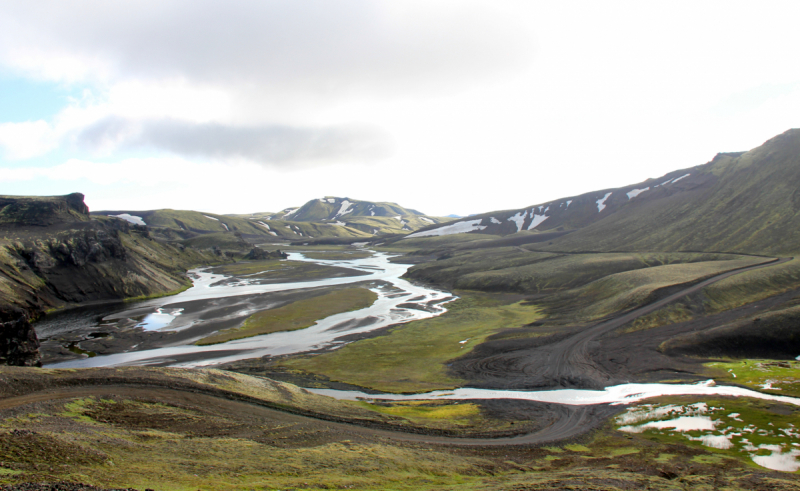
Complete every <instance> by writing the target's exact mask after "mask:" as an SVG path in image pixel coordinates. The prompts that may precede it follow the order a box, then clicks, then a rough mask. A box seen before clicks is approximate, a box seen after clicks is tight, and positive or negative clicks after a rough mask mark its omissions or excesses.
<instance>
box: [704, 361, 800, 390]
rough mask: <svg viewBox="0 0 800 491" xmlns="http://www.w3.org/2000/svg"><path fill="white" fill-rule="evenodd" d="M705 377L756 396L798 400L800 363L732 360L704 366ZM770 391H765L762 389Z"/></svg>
mask: <svg viewBox="0 0 800 491" xmlns="http://www.w3.org/2000/svg"><path fill="white" fill-rule="evenodd" d="M703 366H704V367H706V369H707V372H706V373H707V374H708V375H709V376H713V377H714V379H716V380H717V381H719V382H722V383H725V384H731V385H743V386H745V387H749V388H751V389H754V390H757V391H759V392H766V393H770V394H775V395H782V396H791V397H800V361H796V360H784V361H775V360H753V359H747V360H733V361H720V362H710V363H705V364H704V365H703ZM767 384H769V385H771V386H772V388H771V389H764V386H765V385H767Z"/></svg>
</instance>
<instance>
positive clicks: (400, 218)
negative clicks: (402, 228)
mask: <svg viewBox="0 0 800 491" xmlns="http://www.w3.org/2000/svg"><path fill="white" fill-rule="evenodd" d="M392 218H394V219H395V220H400V221H401V222H402V221H403V217H402V216H401V215H397V216H396V217H392Z"/></svg>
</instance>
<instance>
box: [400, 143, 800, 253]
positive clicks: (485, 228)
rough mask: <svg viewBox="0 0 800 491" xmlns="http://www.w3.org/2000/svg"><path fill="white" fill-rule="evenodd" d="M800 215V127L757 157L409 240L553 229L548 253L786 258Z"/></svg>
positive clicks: (796, 238)
mask: <svg viewBox="0 0 800 491" xmlns="http://www.w3.org/2000/svg"><path fill="white" fill-rule="evenodd" d="M798 211H800V130H797V129H793V130H789V131H787V132H786V133H783V134H781V135H779V136H776V137H774V138H772V139H770V140H769V141H767V142H766V143H764V144H763V145H761V146H760V147H757V148H755V149H753V150H750V151H749V152H738V153H721V154H718V155H717V156H716V157H715V158H714V159H713V160H712V161H711V162H708V163H706V164H703V165H699V166H696V167H690V168H686V169H681V170H676V171H674V172H670V173H668V174H666V175H664V176H662V177H659V178H657V179H648V180H646V181H644V182H640V183H637V184H631V185H627V186H623V187H619V188H609V189H602V190H598V191H593V192H591V193H586V194H582V195H579V196H572V197H567V198H562V199H558V200H553V201H549V202H546V203H541V204H537V205H534V206H531V207H526V208H523V209H518V210H504V211H495V212H490V213H483V214H480V215H474V216H470V217H467V218H462V219H459V220H457V221H455V222H450V223H448V224H445V225H436V226H429V227H427V228H425V229H422V230H419V231H417V232H415V233H413V234H409V235H408V236H407V237H408V238H413V237H425V236H436V235H448V234H453V233H467V232H470V233H479V234H491V235H511V234H519V233H521V232H528V234H529V235H531V236H533V235H535V234H539V233H542V232H548V233H550V234H548V242H547V245H542V246H541V247H540V248H541V249H543V250H559V251H644V250H648V251H718V252H742V253H753V254H785V253H792V252H794V251H798V250H800V215H798ZM556 232H557V233H556ZM551 234H552V235H551ZM521 235H522V234H521ZM520 240H523V241H524V239H520ZM530 241H531V242H535V241H536V238H535V237H531V238H530Z"/></svg>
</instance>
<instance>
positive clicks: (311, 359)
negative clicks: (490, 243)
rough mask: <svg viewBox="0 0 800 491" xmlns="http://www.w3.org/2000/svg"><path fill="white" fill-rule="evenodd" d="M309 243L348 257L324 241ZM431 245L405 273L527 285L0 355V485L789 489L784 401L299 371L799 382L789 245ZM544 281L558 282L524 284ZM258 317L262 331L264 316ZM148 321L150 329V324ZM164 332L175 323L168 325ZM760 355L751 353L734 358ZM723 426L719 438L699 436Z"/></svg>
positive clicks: (591, 381) (293, 311)
mask: <svg viewBox="0 0 800 491" xmlns="http://www.w3.org/2000/svg"><path fill="white" fill-rule="evenodd" d="M318 254H321V256H320V257H324V256H325V255H326V254H327V257H333V258H341V257H345V256H342V255H340V254H342V251H341V250H339V251H332V252H329V253H322V252H318ZM437 254H438V255H439V256H441V257H443V258H444V259H443V260H440V261H436V262H433V261H428V262H426V263H424V264H422V265H421V266H420V267H419V268H418V269H417V270H416V271H417V272H418V273H419V272H420V271H421V272H422V273H424V274H425V275H429V277H428V278H427V279H428V280H429V281H431V280H434V279H436V278H448V279H447V280H446V281H442V282H441V284H443V286H448V284H447V283H448V282H449V281H454V282H457V281H466V280H464V278H468V279H469V282H472V283H471V284H473V285H479V284H482V285H484V287H486V286H487V285H492V284H495V283H493V282H497V281H499V280H498V278H504V279H503V280H502V281H505V282H507V284H509V285H510V284H512V283H509V276H504V275H511V274H516V275H524V274H529V275H531V276H530V277H527V278H522V279H520V278H519V277H518V278H517V279H520V281H519V282H517V283H514V284H516V285H533V286H524V287H523V286H518V288H520V289H521V291H505V292H492V291H491V288H490V287H488V288H487V290H488V291H475V290H463V291H462V290H456V291H455V293H456V294H457V295H458V296H459V297H460V298H459V299H458V300H456V301H455V302H452V303H449V304H447V308H448V312H447V313H445V314H444V315H441V316H438V317H432V318H427V319H423V320H417V321H413V322H409V323H405V324H397V325H391V326H389V327H386V328H383V329H379V330H377V331H374V332H371V333H366V334H360V335H358V336H355V337H354V338H353V339H351V341H354V342H352V343H351V344H348V345H346V346H343V347H339V346H336V349H322V350H318V351H317V352H314V353H311V354H299V355H291V356H272V357H265V358H254V359H250V360H244V361H238V362H234V363H231V364H228V365H226V366H225V368H226V369H227V370H228V371H219V370H200V369H174V368H134V367H130V368H107V369H103V368H97V369H81V370H49V369H45V370H37V369H20V368H5V369H2V370H0V397H1V398H0V483H8V484H9V485H13V484H14V483H22V482H43V481H47V482H57V481H71V482H81V483H87V484H91V485H95V486H100V487H105V488H109V487H135V488H139V489H143V488H152V489H159V490H160V489H286V488H290V489H291V488H297V489H331V488H333V489H337V488H359V489H515V490H524V489H609V490H611V489H647V488H649V489H800V479H799V478H798V472H799V471H798V469H797V468H796V467H792V465H793V464H792V462H795V457H797V455H795V450H794V448H795V447H800V434H798V433H797V430H796V428H795V427H794V426H793V425H794V423H792V422H793V421H797V420H798V416H800V408H799V407H797V406H793V405H787V404H782V403H777V402H765V401H758V400H750V399H746V398H737V399H731V398H727V399H726V398H720V397H717V398H709V397H705V398H697V397H688V396H686V397H669V398H666V397H665V398H657V399H651V400H647V401H646V403H647V404H639V405H638V406H636V407H632V406H624V405H618V406H609V405H595V406H565V405H558V404H543V403H534V402H528V401H516V402H512V401H508V400H494V401H491V400H480V401H465V402H452V401H412V402H380V401H357V402H348V401H336V400H333V399H330V398H327V397H322V396H316V395H313V394H311V393H309V392H306V391H303V390H302V389H299V388H298V387H297V386H296V385H295V384H299V385H302V386H306V387H333V388H345V389H347V388H358V389H363V390H366V391H388V392H421V391H427V390H433V389H451V388H455V387H459V386H470V387H489V388H498V389H509V388H514V389H520V388H522V389H542V388H602V387H606V386H609V385H613V384H616V383H623V382H627V381H647V382H654V381H661V382H664V381H670V382H694V381H697V380H701V379H705V378H709V377H714V378H716V379H718V381H724V382H725V383H728V384H739V385H744V386H748V387H750V388H754V389H757V390H760V391H764V392H768V393H772V394H780V395H789V396H795V397H797V396H800V363H798V362H796V361H794V360H793V359H792V358H793V357H788V358H787V353H789V352H792V350H794V349H795V348H796V343H795V341H791V340H792V339H794V338H792V337H788V338H787V337H786V334H787V333H789V334H791V333H792V332H794V331H792V329H794V327H793V326H795V325H796V319H797V315H796V314H795V307H796V306H797V304H798V303H800V285H798V284H797V280H796V278H797V274H796V272H797V269H798V264H797V262H796V261H795V260H793V259H791V258H783V259H777V258H776V259H771V258H763V257H742V256H737V257H734V256H731V255H716V256H713V257H712V256H709V255H697V254H684V255H680V254H673V255H665V254H660V255H658V254H650V255H640V256H636V255H632V254H619V255H613V254H605V255H603V256H602V257H598V256H597V255H569V256H567V255H557V254H554V253H547V254H539V253H537V252H534V251H529V250H526V249H521V248H511V249H509V250H505V249H504V250H502V251H498V250H492V251H490V253H486V254H485V253H484V252H481V251H479V252H477V253H475V254H472V253H468V254H467V255H465V256H463V257H462V256H459V255H458V254H452V255H450V256H447V254H450V253H447V254H441V252H439V253H436V252H435V251H434V253H432V254H431V255H430V256H428V257H429V258H430V257H434V258H435V257H436V256H437ZM482 254H485V255H483V256H482ZM464 257H466V259H464ZM481 261H485V262H481ZM548 261H550V262H548ZM553 261H555V262H553ZM487 264H490V265H491V267H494V268H495V270H494V271H491V270H490V269H491V268H490V267H487V266H486V265H487ZM526 264H529V265H530V266H531V267H528V266H526ZM552 264H557V266H552ZM598 264H599V266H598ZM533 265H536V266H535V267H533ZM584 266H587V267H588V269H587V271H589V272H587V273H586V274H585V277H584V281H583V283H581V282H579V281H577V282H576V280H575V277H574V275H573V273H572V272H573V271H579V270H581V268H582V267H584ZM253 267H255V266H253V265H252V263H251V264H249V265H248V264H243V265H235V266H226V268H228V269H231V268H233V269H236V268H238V269H239V270H241V271H238V270H237V271H236V274H239V275H252V274H259V272H258V271H255V270H253ZM435 267H441V268H442V269H441V270H438V271H437V270H434V269H431V268H435ZM425 268H429V269H427V270H426V269H425ZM459 268H461V269H460V270H459ZM481 268H484V269H481ZM504 268H505V269H504ZM526 268H527V269H526ZM592 268H594V269H592ZM454 270H459V272H458V273H457V274H456V273H453V271H454ZM231 271H233V270H232V269H231ZM411 273H412V274H411V276H412V277H414V270H412V272H411ZM265 274H266V275H267V277H269V276H270V275H275V274H276V273H269V272H265ZM318 274H320V273H318ZM336 274H339V273H336ZM450 274H452V275H453V276H452V277H448V276H447V275H450ZM537 275H538V276H537ZM592 275H594V276H592ZM269 280H270V278H266V281H269ZM225 281H227V280H225ZM354 281H355V280H354ZM541 285H559V286H558V288H555V289H554V290H546V291H545V290H542V291H533V290H532V289H533V288H542V287H541ZM526 289H527V290H526ZM342 291H343V290H337V292H339V293H336V295H339V294H340V293H341V292H342ZM323 293H324V294H325V295H331V294H334V293H335V292H328V291H327V290H326V292H322V291H320V292H316V293H309V292H306V291H303V290H298V291H297V293H296V294H291V295H285V294H282V295H283V296H281V297H280V299H278V298H277V297H275V298H273V297H272V296H270V295H271V294H269V295H265V296H264V297H263V298H262V299H261V300H259V302H257V304H256V303H253V302H252V301H251V300H248V302H250V303H252V306H255V307H258V308H256V309H255V310H253V312H255V311H258V310H259V309H260V310H262V311H264V312H270V310H275V311H276V312H280V313H281V315H285V316H288V317H287V318H289V319H290V320H298V322H300V320H302V322H307V321H308V319H305V318H304V317H303V313H304V312H307V311H308V310H309V308H310V307H308V305H306V303H308V302H309V301H310V300H311V301H312V302H313V299H315V298H323V297H322V294H323ZM337 298H338V297H337ZM442 298H444V297H442ZM303 302H306V303H303ZM203 305H205V307H204V308H205V310H204V311H203V312H205V313H202V312H201V313H198V315H201V314H202V315H206V314H207V313H213V312H216V311H219V312H223V311H224V312H228V313H230V312H234V311H236V312H239V311H240V310H241V309H240V306H237V305H234V304H230V305H228V304H226V303H225V302H224V301H220V302H217V301H207V302H206V303H205V304H203ZM292 306H295V307H297V308H294V307H292ZM298 306H300V307H302V308H300V307H298ZM225 309H227V310H225ZM264 309H266V310H264ZM341 310H347V308H344V307H342V309H341ZM323 311H324V312H327V313H330V312H328V310H325V309H323V310H320V312H323ZM198 312H199V311H198ZM331 312H334V310H331ZM190 313H191V312H189V311H187V315H188V314H190ZM327 313H326V314H325V315H328V314H327ZM237 315H238V314H237ZM253 315H256V314H253V313H252V312H250V311H248V313H247V315H245V316H240V317H238V318H237V319H238V320H236V321H235V322H233V321H231V322H232V323H231V322H229V323H228V324H225V325H224V326H223V325H219V326H216V327H215V325H213V324H212V325H208V326H207V327H205V328H203V332H202V335H203V336H208V335H212V334H213V333H214V332H216V331H217V329H218V328H220V327H224V328H226V329H228V330H229V331H226V333H234V334H235V333H237V332H238V331H237V330H240V329H241V328H242V325H243V323H245V319H251V317H252V316H253ZM320 315H323V314H320ZM123 320H124V319H123ZM251 322H254V321H252V320H251ZM259 322H260V324H258V326H259V329H272V327H270V326H271V325H272V324H269V323H268V322H266V321H263V320H259ZM262 324H263V325H262ZM265 326H266V327H265ZM119 327H120V330H119V331H114V332H111V334H110V336H107V337H112V338H113V337H115V336H118V339H127V338H125V337H124V336H123V335H121V333H123V332H130V329H131V327H132V325H122V324H120V326H119ZM126 329H127V330H128V331H126ZM198 332H199V331H198ZM259 332H260V331H259ZM84 334H85V333H84ZM196 334H197V332H195V333H193V334H192V335H196ZM226 335H228V334H226ZM231 335H232V336H233V334H231ZM61 336H62V338H63V339H62V338H57V337H53V338H52V339H53V346H62V347H63V346H64V343H65V340H66V339H67V338H65V337H63V336H65V334H62V335H61ZM147 336H148V337H149V338H150V339H153V340H155V341H159V339H160V338H158V336H162V335H161V334H157V331H154V332H153V333H151V334H147ZM173 336H177V337H180V336H184V337H187V336H188V337H191V336H190V335H189V334H180V331H178V332H177V333H176V334H174V335H173ZM188 337H187V339H188ZM176 339H177V338H176ZM776 339H788V340H789V341H786V342H783V343H776V342H775V340H776ZM159 342H164V341H163V340H161V341H159ZM103 343H104V338H103V337H100V338H98V339H96V340H89V339H85V340H84V341H83V342H80V343H78V344H76V345H75V346H76V347H77V348H79V349H81V348H84V349H85V348H87V347H90V346H91V347H105V348H103V349H106V350H107V352H114V351H116V350H119V349H120V346H116V347H115V346H114V345H113V343H109V342H107V341H106V342H105V344H103ZM126 343H127V344H126ZM132 343H133V340H132V339H128V340H127V341H125V343H123V344H125V345H126V346H130V345H132ZM792 343H795V344H792ZM715 350H716V351H715ZM737 350H739V351H737ZM770 350H771V351H770ZM781 350H783V351H785V353H784V352H783V351H781ZM98 352H99V351H98ZM62 353H63V352H62ZM63 356H65V357H66V356H69V357H75V356H76V353H75V351H72V352H67V353H63ZM757 356H758V357H763V358H765V360H760V361H754V360H752V358H755V357H757ZM775 359H778V360H783V361H778V362H776V361H775ZM237 372H239V373H237ZM737 374H738V376H737ZM277 380H283V381H284V382H279V381H277ZM697 404H705V405H706V406H709V408H708V409H707V410H705V409H704V410H703V411H705V412H703V411H701V410H700V409H697V411H699V412H698V413H697V415H694V413H692V417H695V416H697V417H703V418H707V419H708V422H709V424H711V425H712V429H711V430H709V429H708V428H705V429H702V428H700V429H697V428H692V429H688V430H686V431H681V430H680V429H679V428H673V427H669V426H667V427H666V428H665V427H664V425H665V424H669V423H668V421H671V420H669V418H675V417H676V416H679V415H681V414H683V415H686V414H689V413H687V411H690V412H691V411H694V409H691V408H694V407H699V406H697ZM659 408H662V409H663V411H661V409H659ZM633 409H636V410H637V411H640V412H644V413H646V412H647V411H650V410H652V411H654V414H655V413H657V415H656V416H649V417H648V418H649V419H647V418H644V419H641V420H640V421H637V424H642V425H644V424H649V423H648V422H654V425H653V426H652V427H642V429H641V431H633V432H632V431H621V430H620V428H622V427H623V426H625V425H626V423H625V422H624V421H623V420H624V416H625V415H626V414H628V413H630V412H631V411H632V410H633ZM659 411H661V412H659ZM701 413H702V414H701ZM734 414H735V415H736V416H732V415H734ZM621 418H622V419H621ZM712 418H713V419H712ZM704 421H705V420H704ZM665 422H667V423H665ZM656 423H657V424H656ZM726 424H727V425H728V429H726V428H724V425H726ZM659 425H661V426H659ZM628 426H629V425H628ZM654 428H655V429H654ZM670 428H671V429H670ZM713 431H717V433H713V434H712V433H711V432H713ZM720 432H722V433H720ZM726 432H727V433H726ZM734 434H737V435H738V436H735V437H734V436H732V435H734ZM519 435H526V436H525V437H524V438H515V437H518V436H519ZM712 437H713V438H712ZM721 439H722V440H724V439H727V441H729V442H730V443H731V446H729V447H724V446H723V447H724V448H723V447H719V448H717V447H714V446H710V445H708V444H706V442H708V441H720V440H721ZM776 448H777V449H778V450H776ZM776 452H777V453H776ZM796 453H798V454H800V450H797V452H796ZM769 459H773V460H775V459H778V460H780V459H783V460H784V461H785V462H784V464H786V465H785V466H784V467H783V468H782V470H783V472H779V471H777V470H769V469H768V468H766V467H764V465H763V462H767V461H769ZM757 462H761V463H762V464H757ZM772 465H773V467H772V468H773V469H777V468H780V465H777V464H772ZM0 489H3V488H2V487H0Z"/></svg>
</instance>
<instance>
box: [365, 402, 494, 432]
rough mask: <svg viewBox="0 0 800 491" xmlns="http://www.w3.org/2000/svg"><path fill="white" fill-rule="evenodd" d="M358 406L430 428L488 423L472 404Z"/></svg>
mask: <svg viewBox="0 0 800 491" xmlns="http://www.w3.org/2000/svg"><path fill="white" fill-rule="evenodd" d="M358 404H360V405H361V406H363V407H364V408H366V409H369V410H370V411H375V412H378V413H381V414H388V415H391V416H396V417H399V418H403V419H406V420H409V421H411V422H414V423H417V424H421V425H424V426H425V427H428V428H439V429H456V428H458V427H459V426H462V427H463V426H470V427H477V426H485V423H486V422H485V421H484V420H483V419H484V418H483V417H482V415H481V410H480V407H479V406H478V405H477V404H472V403H461V402H456V403H452V402H435V401H403V402H392V403H378V404H375V403H368V402H359V403H358ZM495 423H499V422H495ZM493 426H496V424H495V425H493Z"/></svg>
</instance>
